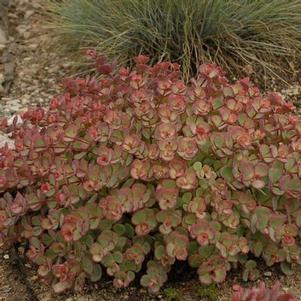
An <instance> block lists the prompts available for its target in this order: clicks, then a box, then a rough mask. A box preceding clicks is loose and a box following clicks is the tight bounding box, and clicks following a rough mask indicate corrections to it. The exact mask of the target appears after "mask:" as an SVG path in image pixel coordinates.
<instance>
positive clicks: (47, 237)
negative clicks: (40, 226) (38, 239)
mask: <svg viewBox="0 0 301 301" xmlns="http://www.w3.org/2000/svg"><path fill="white" fill-rule="evenodd" d="M42 242H43V244H45V245H46V246H50V244H51V243H52V242H53V239H52V237H51V236H50V235H48V234H43V235H42Z"/></svg>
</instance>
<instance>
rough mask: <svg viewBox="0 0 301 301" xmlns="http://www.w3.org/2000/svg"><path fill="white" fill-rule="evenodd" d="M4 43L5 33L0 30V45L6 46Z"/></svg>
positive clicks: (5, 40) (5, 39)
mask: <svg viewBox="0 0 301 301" xmlns="http://www.w3.org/2000/svg"><path fill="white" fill-rule="evenodd" d="M6 42H7V37H6V33H5V32H4V30H3V29H2V28H0V44H6Z"/></svg>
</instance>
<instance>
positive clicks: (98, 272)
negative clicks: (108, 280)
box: [90, 264, 102, 282]
mask: <svg viewBox="0 0 301 301" xmlns="http://www.w3.org/2000/svg"><path fill="white" fill-rule="evenodd" d="M101 277H102V269H101V266H100V265H99V264H94V265H93V272H92V274H91V275H90V279H91V281H92V282H96V281H98V280H100V279H101Z"/></svg>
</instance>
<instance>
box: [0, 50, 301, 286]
mask: <svg viewBox="0 0 301 301" xmlns="http://www.w3.org/2000/svg"><path fill="white" fill-rule="evenodd" d="M90 57H91V55H90ZM93 57H94V59H96V64H97V69H98V70H99V72H100V75H99V78H98V79H96V78H86V79H82V78H75V79H66V80H65V81H64V82H63V86H64V87H65V91H64V92H63V93H62V94H60V95H57V96H55V97H54V98H53V99H52V100H51V101H50V103H49V107H48V108H47V109H43V108H41V107H36V108H29V109H28V110H27V111H26V112H24V113H22V120H23V123H22V124H20V123H17V122H13V124H12V125H7V122H6V120H5V119H3V120H1V122H0V126H1V130H2V131H4V132H6V133H7V134H10V136H11V137H12V139H14V141H15V143H14V148H9V146H8V145H6V146H4V147H2V148H1V149H0V246H1V248H9V247H11V245H12V244H13V243H15V242H20V243H25V244H26V245H28V249H27V250H26V254H27V256H28V258H29V259H30V260H31V261H33V262H34V263H36V264H37V265H38V274H39V276H40V277H41V278H44V279H45V280H47V283H50V284H51V285H52V286H53V288H54V290H55V291H56V292H62V291H64V290H66V289H69V288H73V287H78V286H80V285H81V284H83V283H84V280H85V279H90V280H91V281H98V280H99V279H101V277H102V273H103V272H106V273H107V274H108V275H110V276H112V277H113V279H114V280H113V283H114V285H115V286H117V287H119V288H121V287H126V286H128V285H129V284H130V283H131V282H132V281H133V280H134V278H135V275H136V274H137V273H139V272H140V271H141V270H142V267H143V266H144V265H147V273H146V275H144V276H142V278H141V284H142V285H143V286H145V287H147V288H149V290H150V291H152V292H158V291H159V289H160V287H161V286H162V285H163V284H164V282H165V281H166V280H167V276H168V272H169V271H170V269H171V267H172V265H173V264H174V263H175V262H176V261H188V263H189V264H190V265H191V266H192V267H193V268H196V269H197V271H198V275H199V279H200V281H201V282H202V283H204V284H211V283H215V282H217V283H219V282H222V281H224V280H225V278H226V275H227V272H228V271H229V270H230V268H231V267H232V266H237V265H238V264H242V265H243V266H244V272H243V278H244V279H247V280H248V279H250V280H254V279H255V278H256V276H258V270H257V269H256V265H255V266H254V262H253V261H252V260H249V259H248V255H249V254H250V253H251V254H253V255H255V256H257V257H261V258H263V259H264V260H265V262H266V263H267V264H268V265H273V264H276V263H280V265H281V268H282V270H283V271H284V272H285V273H287V274H289V273H291V271H292V270H291V265H292V264H300V263H301V259H300V237H299V236H300V228H301V204H300V196H301V185H300V184H301V163H300V162H301V160H300V159H301V158H300V156H301V148H300V139H301V138H300V137H301V119H300V117H298V115H297V114H295V111H294V107H293V106H292V104H291V103H289V102H286V101H285V100H283V98H282V97H281V96H280V95H278V94H276V93H270V94H268V95H266V96H262V95H261V94H260V91H259V90H258V89H257V88H256V87H254V86H253V85H252V83H251V82H250V81H249V80H248V79H241V80H238V81H237V82H235V83H234V84H231V83H229V82H228V80H227V79H226V77H225V75H224V73H223V71H222V70H221V69H220V68H219V67H217V66H215V65H202V66H200V68H199V71H198V76H197V77H196V78H193V79H191V82H190V83H189V84H187V85H185V84H184V82H183V81H182V80H181V77H180V72H179V66H178V65H177V64H172V63H170V62H161V63H158V64H156V65H154V66H150V65H147V61H148V58H147V57H144V56H139V57H137V58H136V59H135V61H136V66H135V67H133V68H132V69H129V68H121V69H116V67H115V66H114V65H113V64H109V63H108V62H106V60H105V58H103V57H102V56H97V55H96V54H95V56H94V55H93ZM242 258H244V260H242Z"/></svg>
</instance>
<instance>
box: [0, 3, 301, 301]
mask: <svg viewBox="0 0 301 301" xmlns="http://www.w3.org/2000/svg"><path fill="white" fill-rule="evenodd" d="M43 3H44V0H0V116H13V115H14V114H16V113H18V112H20V111H21V110H23V109H24V108H25V107H27V106H28V105H31V104H33V105H34V104H39V105H42V106H43V105H45V104H46V103H47V102H48V101H49V99H50V98H51V97H52V96H53V95H54V94H56V93H58V90H59V89H60V87H59V82H60V80H61V79H62V78H63V77H64V76H65V75H69V74H70V70H71V66H72V62H71V61H70V59H68V58H67V57H64V56H63V55H58V54H57V53H56V52H55V49H53V48H52V47H51V44H50V43H49V35H48V33H47V29H46V28H44V27H43V25H42V19H43V18H41V12H42V11H43V8H44V4H43ZM296 74H297V73H296ZM290 83H291V84H290V85H289V86H287V85H284V84H283V83H281V82H279V81H278V82H277V81H272V82H271V83H270V86H271V87H272V89H273V90H278V91H280V90H282V92H283V93H284V94H285V95H286V96H289V97H290V98H292V99H293V100H294V101H296V102H297V103H298V102H299V99H300V94H301V88H300V85H299V84H300V83H299V80H298V75H296V77H295V78H294V79H292V80H290ZM0 142H1V133H0ZM171 274H172V275H171V276H172V280H170V281H169V282H168V283H167V284H166V286H165V287H164V288H163V289H162V291H161V293H160V294H159V295H158V296H151V295H149V294H148V293H147V292H146V290H145V289H141V288H140V287H138V286H137V287H135V286H133V287H130V288H128V289H124V290H117V289H115V288H114V287H113V286H112V282H111V281H110V280H109V279H108V280H105V281H102V282H100V283H96V284H94V285H91V284H88V285H87V286H86V288H85V290H84V291H83V292H80V293H68V294H64V295H54V294H53V293H52V291H51V289H50V288H49V287H48V286H47V285H45V284H42V283H41V282H39V281H38V279H37V276H36V267H35V266H31V265H30V264H29V263H28V262H27V261H26V260H25V259H24V257H23V256H22V250H21V251H20V250H17V251H16V250H13V251H10V252H9V253H7V252H1V251H0V301H6V300H7V301H52V300H53V301H76V300H77V301H96V300H97V301H113V300H115V301H122V300H128V301H150V300H181V301H196V300H206V298H205V297H204V296H203V295H204V292H203V289H204V287H203V286H201V285H200V284H199V282H198V281H197V276H196V274H195V272H194V271H191V270H189V269H187V268H186V267H184V266H181V265H179V266H178V267H177V268H176V269H174V270H173V271H172V273H171ZM261 274H262V279H261V280H264V281H265V282H267V284H268V285H271V284H272V283H274V282H275V281H280V283H281V284H282V286H283V289H284V290H289V291H292V292H294V293H296V294H297V295H298V296H301V268H298V269H296V270H295V274H294V275H293V276H290V277H286V276H284V275H282V274H281V272H280V271H279V269H278V268H277V267H276V268H273V269H270V268H267V267H264V266H263V268H262V273H261ZM228 279H229V280H228V281H227V282H226V283H224V284H222V285H218V286H217V289H216V293H217V297H216V298H217V300H220V301H226V300H229V298H230V296H231V294H232V286H233V284H235V283H241V271H239V270H238V271H234V272H231V275H229V277H228ZM243 285H250V284H243ZM166 288H169V291H172V292H173V294H174V295H175V298H174V299H171V298H169V299H168V297H167V295H168V294H167V291H166ZM207 300H209V299H207ZM300 300H301V297H300Z"/></svg>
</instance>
